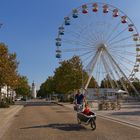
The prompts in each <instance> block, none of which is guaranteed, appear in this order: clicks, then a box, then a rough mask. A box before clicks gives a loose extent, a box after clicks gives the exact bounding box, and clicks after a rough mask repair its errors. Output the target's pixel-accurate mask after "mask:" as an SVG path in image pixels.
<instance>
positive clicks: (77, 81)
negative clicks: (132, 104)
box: [38, 56, 140, 97]
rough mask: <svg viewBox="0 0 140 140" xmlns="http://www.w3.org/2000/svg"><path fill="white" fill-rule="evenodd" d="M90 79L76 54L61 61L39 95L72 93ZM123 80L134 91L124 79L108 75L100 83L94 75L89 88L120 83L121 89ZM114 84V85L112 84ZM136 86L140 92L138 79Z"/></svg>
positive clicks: (108, 86) (41, 88) (42, 86)
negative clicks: (110, 78) (116, 78)
mask: <svg viewBox="0 0 140 140" xmlns="http://www.w3.org/2000/svg"><path fill="white" fill-rule="evenodd" d="M87 79H88V74H87V73H86V72H85V71H84V70H83V66H82V62H81V60H80V58H79V57H78V56H74V57H73V58H71V59H70V60H66V61H63V62H61V63H60V66H59V67H58V68H56V70H55V72H54V76H50V77H48V79H47V80H46V81H45V82H44V83H42V85H41V86H40V90H39V91H38V96H42V97H46V96H47V95H48V94H52V93H63V94H67V93H72V92H73V91H74V90H76V89H79V88H81V86H83V87H84V86H85V84H86V82H87ZM121 81H123V83H124V84H125V86H126V87H127V89H128V91H129V92H130V93H132V94H133V93H134V92H135V91H134V90H133V88H132V87H131V86H130V84H128V82H127V81H125V80H124V79H119V80H118V81H113V80H112V81H110V80H109V79H108V75H107V76H106V78H104V79H103V80H102V81H101V84H100V85H98V84H99V83H98V84H97V82H96V81H95V79H94V78H93V77H92V78H91V81H90V83H89V85H88V88H96V87H99V88H112V86H113V85H114V88H117V86H116V85H115V83H116V82H117V84H118V85H119V88H120V89H123V86H122V84H121ZM111 84H112V85H111ZM133 85H134V86H135V88H136V89H137V90H138V92H140V82H139V80H138V79H136V80H135V82H133Z"/></svg>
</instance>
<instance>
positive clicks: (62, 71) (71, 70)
mask: <svg viewBox="0 0 140 140" xmlns="http://www.w3.org/2000/svg"><path fill="white" fill-rule="evenodd" d="M54 73H55V74H54V82H55V86H56V88H55V89H56V91H57V92H60V93H69V92H72V91H74V90H75V89H79V88H81V86H82V75H83V77H85V72H83V70H82V63H81V60H80V58H79V57H78V56H74V57H72V58H71V59H69V60H66V61H63V62H61V65H60V67H58V68H57V69H56V70H55V72H54Z"/></svg>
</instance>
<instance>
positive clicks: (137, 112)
mask: <svg viewBox="0 0 140 140" xmlns="http://www.w3.org/2000/svg"><path fill="white" fill-rule="evenodd" d="M112 115H140V111H133V112H114V113H112Z"/></svg>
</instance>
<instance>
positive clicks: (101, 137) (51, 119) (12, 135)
mask: <svg viewBox="0 0 140 140" xmlns="http://www.w3.org/2000/svg"><path fill="white" fill-rule="evenodd" d="M96 124H97V128H96V130H94V131H92V130H91V128H90V126H84V125H78V124H77V119H76V113H75V112H74V111H72V110H70V109H69V108H67V107H63V106H59V105H56V104H53V103H46V102H44V101H34V102H28V104H27V105H26V106H25V107H24V108H23V109H22V110H21V111H20V112H19V113H18V114H17V115H16V116H14V120H13V122H12V125H11V126H10V127H9V129H8V130H7V131H6V133H5V134H4V136H3V137H2V139H1V140H140V130H139V129H135V128H132V127H129V126H126V125H123V124H119V123H116V122H112V121H109V120H106V119H102V118H98V116H97V121H96Z"/></svg>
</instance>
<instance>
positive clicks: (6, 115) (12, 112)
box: [0, 105, 23, 138]
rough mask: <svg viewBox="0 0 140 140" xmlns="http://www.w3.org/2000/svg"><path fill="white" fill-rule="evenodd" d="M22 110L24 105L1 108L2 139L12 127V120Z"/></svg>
mask: <svg viewBox="0 0 140 140" xmlns="http://www.w3.org/2000/svg"><path fill="white" fill-rule="evenodd" d="M22 108H23V106H22V105H12V106H10V108H0V138H1V137H2V136H3V134H4V133H5V131H6V130H7V129H8V128H9V127H10V125H11V123H12V120H13V119H14V117H15V116H16V114H17V113H18V112H19V111H20V110H21V109H22Z"/></svg>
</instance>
